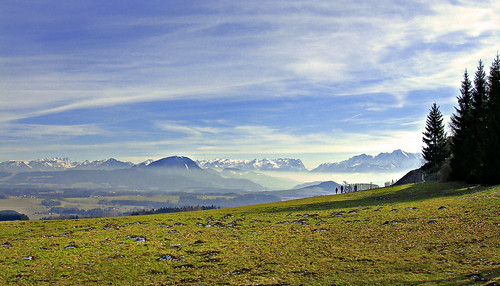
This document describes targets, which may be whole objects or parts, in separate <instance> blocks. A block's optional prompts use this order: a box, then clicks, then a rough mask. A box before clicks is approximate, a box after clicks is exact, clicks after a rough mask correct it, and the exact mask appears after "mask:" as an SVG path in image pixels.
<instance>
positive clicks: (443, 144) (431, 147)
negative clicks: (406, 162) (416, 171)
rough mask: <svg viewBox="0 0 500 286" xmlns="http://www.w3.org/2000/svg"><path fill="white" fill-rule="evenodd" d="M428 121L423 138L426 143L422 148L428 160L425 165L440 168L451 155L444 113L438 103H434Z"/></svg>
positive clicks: (425, 158)
mask: <svg viewBox="0 0 500 286" xmlns="http://www.w3.org/2000/svg"><path fill="white" fill-rule="evenodd" d="M426 123H427V125H426V126H425V132H423V135H424V137H423V139H422V140H423V142H424V143H425V145H426V146H424V148H423V149H422V154H423V156H424V160H425V161H426V164H425V165H424V167H427V168H438V167H440V166H441V165H442V164H443V162H444V160H445V159H446V158H447V157H448V156H449V151H448V146H447V145H448V142H447V140H446V133H445V131H444V124H443V115H442V114H441V111H440V110H439V107H438V106H437V104H436V103H434V104H433V105H432V107H431V109H430V111H429V115H428V116H427V121H426Z"/></svg>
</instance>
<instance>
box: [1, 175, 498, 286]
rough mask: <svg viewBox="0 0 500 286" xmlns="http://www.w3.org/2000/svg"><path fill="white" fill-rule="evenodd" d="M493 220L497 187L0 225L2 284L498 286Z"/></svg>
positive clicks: (421, 189) (396, 190)
mask: <svg viewBox="0 0 500 286" xmlns="http://www.w3.org/2000/svg"><path fill="white" fill-rule="evenodd" d="M499 215H500V189H499V188H498V187H496V188H482V187H473V186H462V185H459V184H422V185H407V186H398V187H391V188H384V189H377V190H371V191H366V192H358V193H349V194H343V195H335V196H323V197H314V198H309V199H301V200H294V201H287V202H280V203H272V204H264V205H256V206H246V207H239V208H231V209H219V210H210V211H199V212H187V213H173V214H164V215H151V216H137V217H117V218H103V219H83V220H66V221H28V222H5V223H1V224H0V243H1V244H2V246H1V251H0V262H1V263H2V265H3V267H2V271H1V272H0V280H2V281H3V282H5V283H7V284H17V283H21V284H47V285H48V284H95V285H101V284H108V283H111V284H156V285H157V284H166V285H172V284H180V285H199V284H216V285H220V284H228V285H252V284H254V285H257V284H259V285H279V284H289V285H300V284H305V285H330V284H354V285H365V284H376V283H379V284H381V285H384V284H401V285H403V284H421V283H422V284H447V285H468V284H471V283H476V282H477V283H483V284H486V283H487V282H491V281H497V282H500V238H499V234H500V218H499ZM30 257H31V259H30Z"/></svg>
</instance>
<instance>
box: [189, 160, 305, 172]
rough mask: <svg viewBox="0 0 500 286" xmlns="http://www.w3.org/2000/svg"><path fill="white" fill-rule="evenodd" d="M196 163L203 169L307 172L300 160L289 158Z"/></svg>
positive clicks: (201, 161) (202, 161) (199, 161)
mask: <svg viewBox="0 0 500 286" xmlns="http://www.w3.org/2000/svg"><path fill="white" fill-rule="evenodd" d="M196 162H197V163H198V165H199V166H200V167H202V168H213V169H226V168H231V169H240V170H250V171H284V172H307V169H306V167H305V166H304V164H303V163H302V161H301V160H300V159H289V158H284V159H282V158H278V159H254V160H234V159H215V160H198V161H196Z"/></svg>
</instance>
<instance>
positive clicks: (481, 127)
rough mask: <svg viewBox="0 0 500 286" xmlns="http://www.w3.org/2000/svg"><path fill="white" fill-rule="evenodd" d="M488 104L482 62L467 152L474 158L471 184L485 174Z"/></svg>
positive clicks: (477, 75)
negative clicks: (469, 144) (484, 147)
mask: <svg viewBox="0 0 500 286" xmlns="http://www.w3.org/2000/svg"><path fill="white" fill-rule="evenodd" d="M487 102H488V85H487V80H486V73H485V71H484V65H483V62H482V61H481V60H479V64H478V67H477V71H476V74H475V76H474V89H473V92H472V103H471V126H470V138H469V140H470V143H471V146H470V147H469V148H468V150H467V152H470V153H471V154H472V155H473V156H471V157H470V160H469V162H467V163H468V165H469V167H468V168H469V174H468V177H467V178H466V179H467V181H469V182H480V181H481V178H482V177H483V172H484V168H485V166H484V158H485V154H484V153H483V152H484V149H483V146H484V142H485V136H486V115H487V114H486V107H487V105H486V104H487Z"/></svg>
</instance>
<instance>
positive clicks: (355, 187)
mask: <svg viewBox="0 0 500 286" xmlns="http://www.w3.org/2000/svg"><path fill="white" fill-rule="evenodd" d="M349 189H350V187H349ZM354 191H355V192H357V191H358V185H354ZM338 193H339V188H338V187H337V188H335V194H338ZM340 193H341V194H343V193H344V186H340ZM346 193H347V187H346Z"/></svg>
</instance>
